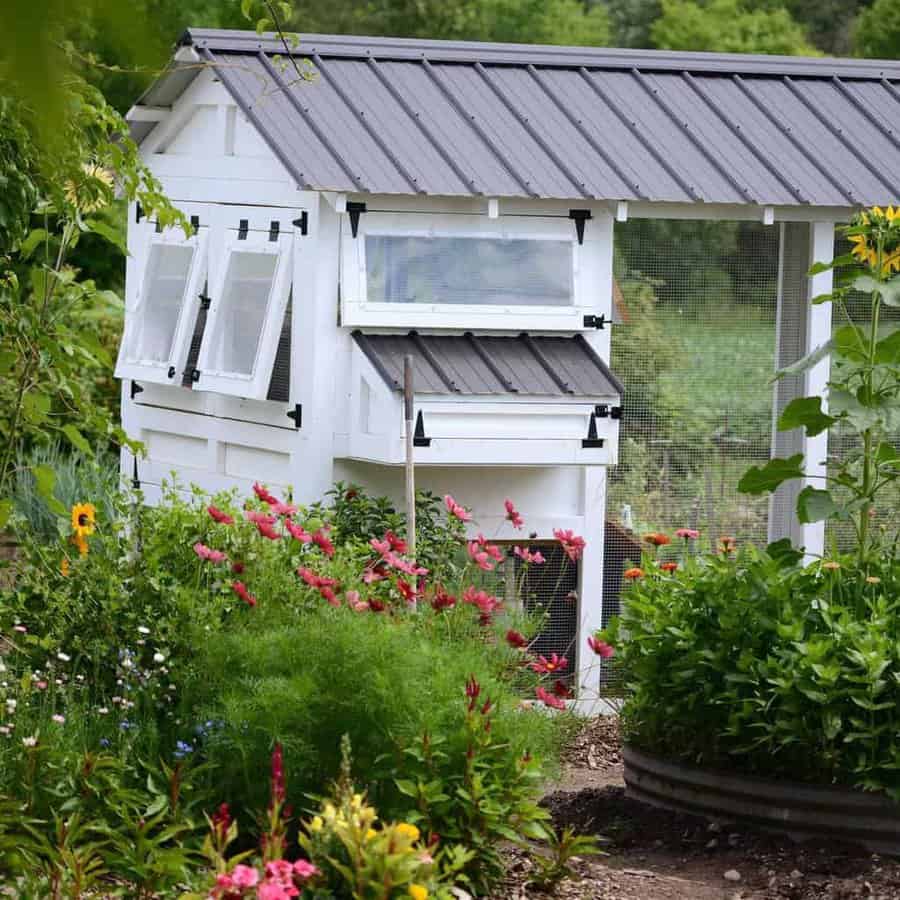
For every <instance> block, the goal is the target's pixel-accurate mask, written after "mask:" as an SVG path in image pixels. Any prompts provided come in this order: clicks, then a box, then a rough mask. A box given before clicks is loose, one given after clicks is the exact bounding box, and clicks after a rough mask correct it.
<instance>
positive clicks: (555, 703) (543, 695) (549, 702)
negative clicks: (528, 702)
mask: <svg viewBox="0 0 900 900" xmlns="http://www.w3.org/2000/svg"><path fill="white" fill-rule="evenodd" d="M535 694H536V695H537V698H538V700H540V701H541V702H543V704H544V705H545V706H549V707H551V708H553V709H565V708H566V701H565V700H563V699H562V697H556V696H554V695H553V694H551V693H550V692H549V691H545V690H544V689H543V688H542V687H538V688H537V689H536V690H535Z"/></svg>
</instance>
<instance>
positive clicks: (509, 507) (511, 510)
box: [503, 500, 525, 528]
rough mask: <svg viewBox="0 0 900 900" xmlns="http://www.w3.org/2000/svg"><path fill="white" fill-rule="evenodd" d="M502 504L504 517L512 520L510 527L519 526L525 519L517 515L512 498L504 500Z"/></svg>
mask: <svg viewBox="0 0 900 900" xmlns="http://www.w3.org/2000/svg"><path fill="white" fill-rule="evenodd" d="M503 505H504V506H505V507H506V518H507V519H508V520H509V521H510V522H512V527H513V528H521V527H522V526H523V525H524V524H525V520H524V519H523V518H522V517H521V516H520V515H519V512H518V510H517V509H516V508H515V506H513V502H512V500H504V501H503Z"/></svg>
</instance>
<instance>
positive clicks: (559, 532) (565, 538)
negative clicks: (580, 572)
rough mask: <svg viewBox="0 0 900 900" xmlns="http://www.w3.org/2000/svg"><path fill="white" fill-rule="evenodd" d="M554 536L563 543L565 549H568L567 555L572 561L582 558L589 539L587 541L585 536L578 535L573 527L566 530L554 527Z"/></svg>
mask: <svg viewBox="0 0 900 900" xmlns="http://www.w3.org/2000/svg"><path fill="white" fill-rule="evenodd" d="M553 537H555V538H556V539H557V540H558V541H559V542H560V544H562V548H563V550H565V551H566V556H568V557H569V559H571V560H572V562H577V561H578V560H579V559H581V554H582V553H584V548H585V547H586V546H587V541H585V539H584V538H583V537H578V535H577V534H574V533H573V531H572V529H571V528H567V529H565V530H563V529H562V528H554V529H553Z"/></svg>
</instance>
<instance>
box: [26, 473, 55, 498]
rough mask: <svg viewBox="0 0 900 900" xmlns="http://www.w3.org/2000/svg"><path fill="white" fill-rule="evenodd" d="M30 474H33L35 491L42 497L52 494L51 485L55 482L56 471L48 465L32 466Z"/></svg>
mask: <svg viewBox="0 0 900 900" xmlns="http://www.w3.org/2000/svg"><path fill="white" fill-rule="evenodd" d="M31 474H32V475H34V483H35V485H36V487H37V492H38V493H39V494H40V495H41V496H42V497H52V496H53V486H54V485H55V484H56V472H54V471H53V469H51V468H50V466H43V465H42V466H32V467H31Z"/></svg>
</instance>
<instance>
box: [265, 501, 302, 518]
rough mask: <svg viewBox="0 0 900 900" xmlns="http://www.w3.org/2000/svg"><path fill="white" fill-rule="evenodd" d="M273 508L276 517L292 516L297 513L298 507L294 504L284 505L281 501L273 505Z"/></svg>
mask: <svg viewBox="0 0 900 900" xmlns="http://www.w3.org/2000/svg"><path fill="white" fill-rule="evenodd" d="M271 507H272V512H273V513H275V515H276V516H292V515H294V513H296V512H297V507H296V506H294V504H293V503H282V502H281V501H280V500H276V501H275V502H274V503H272V504H271Z"/></svg>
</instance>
